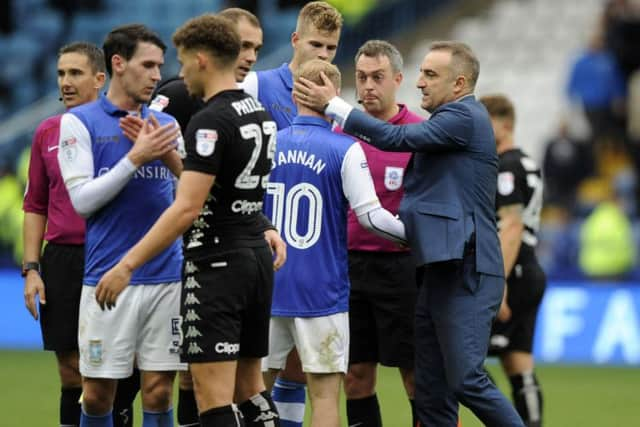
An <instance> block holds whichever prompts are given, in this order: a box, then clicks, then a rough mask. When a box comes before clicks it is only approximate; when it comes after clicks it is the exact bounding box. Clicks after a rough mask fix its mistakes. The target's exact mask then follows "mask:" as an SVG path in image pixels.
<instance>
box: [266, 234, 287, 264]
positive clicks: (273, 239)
mask: <svg viewBox="0 0 640 427" xmlns="http://www.w3.org/2000/svg"><path fill="white" fill-rule="evenodd" d="M264 238H265V240H266V241H267V243H268V244H269V247H270V248H271V252H273V254H274V255H275V258H274V259H273V271H278V270H279V269H280V267H282V266H283V265H284V263H285V262H286V261H287V244H286V243H285V242H284V240H282V237H280V234H279V233H278V232H277V231H276V230H267V231H265V232H264Z"/></svg>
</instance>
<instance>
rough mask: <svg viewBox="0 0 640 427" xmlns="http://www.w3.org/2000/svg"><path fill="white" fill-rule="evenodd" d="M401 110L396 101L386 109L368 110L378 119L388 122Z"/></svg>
mask: <svg viewBox="0 0 640 427" xmlns="http://www.w3.org/2000/svg"><path fill="white" fill-rule="evenodd" d="M367 112H368V111H367ZM399 112H400V106H399V105H398V104H396V103H395V102H394V103H393V104H392V105H391V106H390V107H389V108H387V109H385V110H384V111H379V112H378V111H376V112H373V113H371V112H368V113H369V114H371V115H372V116H373V117H375V118H376V119H379V120H384V121H385V122H388V121H389V120H391V119H392V118H393V117H395V115H396V114H398V113H399Z"/></svg>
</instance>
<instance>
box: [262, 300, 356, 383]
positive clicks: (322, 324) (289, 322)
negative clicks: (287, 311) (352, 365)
mask: <svg viewBox="0 0 640 427" xmlns="http://www.w3.org/2000/svg"><path fill="white" fill-rule="evenodd" d="M294 346H295V347H296V348H297V349H298V353H299V354H300V360H301V362H302V370H303V371H304V372H305V373H310V374H330V373H336V372H343V373H346V372H347V369H348V367H349V313H336V314H332V315H329V316H322V317H272V318H271V321H270V323H269V355H268V356H267V357H265V358H264V359H262V369H263V370H267V369H284V366H285V363H286V361H287V356H288V354H289V353H290V352H291V350H292V349H293V347H294Z"/></svg>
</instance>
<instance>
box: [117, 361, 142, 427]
mask: <svg viewBox="0 0 640 427" xmlns="http://www.w3.org/2000/svg"><path fill="white" fill-rule="evenodd" d="M139 390H140V371H139V370H138V368H134V369H133V374H131V376H130V377H127V378H123V379H121V380H118V388H117V389H116V397H115V400H114V401H113V427H132V426H133V401H134V400H136V395H137V394H138V391H139Z"/></svg>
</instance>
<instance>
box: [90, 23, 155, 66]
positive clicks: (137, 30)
mask: <svg viewBox="0 0 640 427" xmlns="http://www.w3.org/2000/svg"><path fill="white" fill-rule="evenodd" d="M140 42H146V43H151V44H154V45H156V46H158V47H159V48H160V49H162V53H164V52H165V51H166V50H167V46H166V45H165V44H164V43H163V42H162V39H161V38H160V36H159V35H158V34H157V33H155V32H154V31H152V30H151V29H150V28H148V27H147V26H146V25H143V24H127V25H121V26H119V27H116V28H114V29H113V30H111V32H110V33H109V34H107V37H106V38H105V40H104V43H103V44H102V50H103V51H104V59H105V63H106V66H107V73H109V76H111V75H112V71H113V70H112V69H111V58H112V57H113V55H120V56H121V57H123V58H124V59H126V60H129V59H131V57H133V55H134V54H135V53H136V49H137V47H138V43H140Z"/></svg>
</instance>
